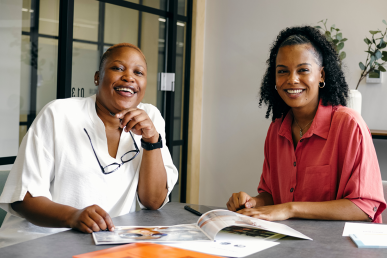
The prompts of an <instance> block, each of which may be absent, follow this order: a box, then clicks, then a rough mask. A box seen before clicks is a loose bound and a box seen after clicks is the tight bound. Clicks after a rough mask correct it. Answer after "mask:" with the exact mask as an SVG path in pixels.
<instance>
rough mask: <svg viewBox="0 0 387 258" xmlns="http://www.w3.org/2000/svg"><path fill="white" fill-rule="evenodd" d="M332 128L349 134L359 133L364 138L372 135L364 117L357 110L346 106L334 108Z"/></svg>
mask: <svg viewBox="0 0 387 258" xmlns="http://www.w3.org/2000/svg"><path fill="white" fill-rule="evenodd" d="M331 128H333V129H335V130H340V131H342V132H343V133H347V134H350V132H357V133H359V134H360V135H362V136H366V135H367V136H368V135H370V131H369V129H368V127H367V124H366V123H365V121H364V119H363V118H362V116H361V115H360V114H359V113H358V112H356V111H355V110H353V109H351V108H348V107H345V106H334V107H333V108H332V122H331Z"/></svg>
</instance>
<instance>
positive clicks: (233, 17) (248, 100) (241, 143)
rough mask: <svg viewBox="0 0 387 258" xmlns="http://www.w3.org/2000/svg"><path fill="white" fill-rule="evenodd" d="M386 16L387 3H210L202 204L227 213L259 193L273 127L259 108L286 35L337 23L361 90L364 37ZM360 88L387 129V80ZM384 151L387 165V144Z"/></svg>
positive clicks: (374, 122)
mask: <svg viewBox="0 0 387 258" xmlns="http://www.w3.org/2000/svg"><path fill="white" fill-rule="evenodd" d="M386 9H387V1H385V0H370V1H367V2H365V1H360V0H356V1H355V0H340V1H337V0H326V1H324V2H322V1H317V0H311V1H304V0H292V1H286V0H272V1H256V0H244V1H232V0H210V1H206V24H205V30H206V31H205V50H204V55H205V58H204V81H203V118H202V142H201V174H200V197H199V202H200V204H206V205H217V206H225V204H226V202H227V200H228V199H229V197H230V196H231V194H232V193H233V192H239V191H245V192H248V193H249V194H252V195H255V194H256V193H257V192H256V189H257V185H258V182H259V178H260V175H261V170H262V164H263V145H264V139H265V136H266V132H267V128H268V126H269V123H270V121H269V120H268V119H265V118H264V117H265V112H266V107H263V108H258V92H259V87H260V81H261V79H262V76H263V73H264V71H265V68H266V65H265V61H266V59H267V58H268V53H269V47H270V45H271V43H272V41H273V40H274V39H275V37H276V36H277V34H278V33H279V31H280V30H281V29H284V28H285V27H289V26H296V25H313V26H314V25H317V22H318V21H319V20H322V19H326V18H327V19H328V24H333V23H334V24H336V26H337V27H339V28H340V29H341V30H342V32H343V36H344V37H346V38H348V41H347V42H346V45H345V48H344V50H345V51H346V53H347V58H346V59H345V62H344V63H345V65H346V67H345V69H344V70H345V74H346V77H347V81H348V84H349V85H350V88H355V86H356V83H357V80H358V78H359V76H360V69H359V67H358V63H359V62H360V61H363V62H364V61H365V58H366V54H365V53H364V51H365V50H366V49H365V47H366V45H365V43H364V42H363V38H364V37H365V36H369V32H368V31H369V30H375V29H378V28H379V29H384V28H385V27H386V26H385V25H384V24H383V23H382V20H383V19H386V20H387V14H386V12H385V10H386ZM273 86H274V85H273ZM359 89H360V91H361V93H362V94H363V117H364V120H365V121H366V123H367V124H368V126H369V127H370V128H372V129H384V130H387V116H386V115H384V116H381V115H379V114H385V113H386V111H387V101H385V98H386V96H387V79H385V80H384V83H383V84H380V85H365V84H364V83H363V84H362V85H360V87H359ZM383 111H384V112H383ZM377 144H378V155H379V159H383V156H384V157H385V155H386V153H387V141H384V142H381V141H378V142H377ZM383 153H384V154H383ZM383 164H384V165H383V166H384V167H383V168H382V169H383V170H385V171H387V164H385V163H383ZM385 180H387V178H385Z"/></svg>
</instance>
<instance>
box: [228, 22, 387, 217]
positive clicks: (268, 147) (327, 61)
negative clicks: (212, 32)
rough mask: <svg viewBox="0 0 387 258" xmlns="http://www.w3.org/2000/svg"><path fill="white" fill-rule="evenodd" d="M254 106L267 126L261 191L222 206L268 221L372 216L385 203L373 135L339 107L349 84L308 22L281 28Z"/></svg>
mask: <svg viewBox="0 0 387 258" xmlns="http://www.w3.org/2000/svg"><path fill="white" fill-rule="evenodd" d="M267 64H268V68H267V71H266V74H265V76H264V78H263V80H262V86H261V98H260V105H261V104H262V102H265V103H266V104H267V105H268V110H267V113H266V117H267V118H268V117H269V115H270V113H272V121H273V122H272V123H271V125H270V127H269V130H268V133H267V137H266V141H265V149H264V153H265V160H264V164H263V172H262V176H261V181H260V183H259V186H258V192H259V194H258V195H257V196H256V197H251V196H249V195H248V194H246V193H244V192H239V193H234V194H233V195H232V196H231V197H230V199H229V201H228V203H227V207H228V208H229V209H230V210H232V211H238V212H239V213H242V214H245V215H248V216H253V217H257V218H261V219H266V220H285V219H288V218H293V217H296V218H305V219H322V220H372V221H374V222H379V223H381V222H382V220H381V213H382V211H383V210H384V209H385V208H386V202H385V200H384V197H383V190H382V184H381V176H380V170H379V166H378V161H377V157H376V153H375V149H374V146H373V142H372V138H371V134H370V132H369V130H368V128H367V125H366V124H365V122H364V120H363V119H362V117H361V116H360V115H359V114H358V113H356V112H355V111H353V110H352V109H349V108H347V107H345V105H346V98H347V96H348V85H347V83H346V82H345V78H344V75H343V72H342V71H341V69H340V66H339V58H338V56H337V53H336V51H335V50H334V48H333V46H332V45H331V43H330V42H328V41H327V39H326V38H325V37H324V36H323V35H322V34H320V32H319V31H318V30H317V29H314V28H312V27H308V26H307V27H294V28H287V29H285V30H283V31H281V32H280V34H279V36H278V37H277V39H276V41H275V42H274V44H273V47H272V48H271V52H270V58H269V60H268V61H267Z"/></svg>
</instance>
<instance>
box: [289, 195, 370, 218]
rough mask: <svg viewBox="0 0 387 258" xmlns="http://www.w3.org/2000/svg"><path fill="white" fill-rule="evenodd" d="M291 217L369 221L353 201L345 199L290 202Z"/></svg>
mask: <svg viewBox="0 0 387 258" xmlns="http://www.w3.org/2000/svg"><path fill="white" fill-rule="evenodd" d="M286 204H289V205H290V208H289V209H290V211H291V212H290V214H291V216H290V217H291V218H292V217H293V218H303V219H319V220H357V221H369V220H370V219H369V217H368V215H367V214H366V213H364V212H363V211H362V210H361V209H360V208H359V207H357V206H356V205H355V204H354V203H353V202H351V201H350V200H347V199H340V200H333V201H326V202H291V203H286Z"/></svg>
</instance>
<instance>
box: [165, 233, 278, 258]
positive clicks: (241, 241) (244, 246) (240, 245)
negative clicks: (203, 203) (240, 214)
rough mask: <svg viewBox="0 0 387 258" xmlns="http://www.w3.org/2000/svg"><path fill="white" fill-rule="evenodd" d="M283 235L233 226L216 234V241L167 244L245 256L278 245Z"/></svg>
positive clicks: (205, 251)
mask: <svg viewBox="0 0 387 258" xmlns="http://www.w3.org/2000/svg"><path fill="white" fill-rule="evenodd" d="M282 237H285V235H281V234H277V233H274V232H270V231H266V230H262V229H257V228H247V227H239V226H231V227H227V228H224V229H223V230H221V231H220V232H219V233H218V234H216V236H215V241H214V242H179V243H173V244H167V245H169V246H174V247H179V248H183V249H188V250H191V251H196V252H202V253H206V254H212V255H219V256H226V257H245V256H248V255H252V254H254V253H256V252H260V251H263V250H265V249H267V248H270V247H273V246H276V245H278V244H279V243H278V242H275V241H276V240H278V239H280V238H282ZM257 240H258V241H257ZM259 240H264V241H259Z"/></svg>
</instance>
